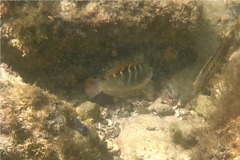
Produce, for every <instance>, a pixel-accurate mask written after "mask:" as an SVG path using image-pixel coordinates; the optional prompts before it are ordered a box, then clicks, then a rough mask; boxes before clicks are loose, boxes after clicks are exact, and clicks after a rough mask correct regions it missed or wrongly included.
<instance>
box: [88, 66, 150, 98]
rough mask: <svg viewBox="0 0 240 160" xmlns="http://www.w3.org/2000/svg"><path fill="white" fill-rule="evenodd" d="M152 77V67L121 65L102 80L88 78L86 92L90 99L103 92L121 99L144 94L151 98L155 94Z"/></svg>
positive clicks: (106, 74)
mask: <svg viewBox="0 0 240 160" xmlns="http://www.w3.org/2000/svg"><path fill="white" fill-rule="evenodd" d="M152 75H153V70H152V67H150V66H149V65H148V64H145V63H143V62H132V63H125V64H121V65H118V66H116V67H114V68H112V69H110V70H108V71H107V72H106V73H105V74H104V75H103V76H102V78H97V79H93V78H88V79H87V80H86V81H85V92H86V93H87V95H88V96H89V97H90V98H94V97H95V96H97V95H98V94H100V93H101V92H102V93H104V94H106V95H109V96H114V97H121V98H125V97H127V96H134V95H139V94H140V93H142V94H144V95H146V96H147V98H149V97H151V95H153V92H154V88H153V86H152V81H151V78H152Z"/></svg>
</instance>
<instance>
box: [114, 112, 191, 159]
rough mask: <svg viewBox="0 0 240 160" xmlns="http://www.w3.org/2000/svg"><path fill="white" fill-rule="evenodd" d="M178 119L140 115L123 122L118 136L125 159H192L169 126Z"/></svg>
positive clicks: (122, 155)
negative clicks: (174, 139) (177, 141)
mask: <svg viewBox="0 0 240 160" xmlns="http://www.w3.org/2000/svg"><path fill="white" fill-rule="evenodd" d="M177 121H178V119H176V118H175V117H168V118H166V119H161V118H159V117H155V116H151V115H138V116H135V117H132V118H130V119H129V120H127V121H126V123H124V124H123V127H122V131H121V133H120V135H119V138H118V143H119V147H120V150H121V157H122V158H123V159H125V160H138V159H144V160H157V159H161V160H167V159H175V158H176V157H178V159H184V160H187V159H190V157H189V152H188V150H184V149H183V148H182V147H181V146H179V145H176V144H175V143H174V142H173V139H172V136H171V130H170V128H169V126H170V125H171V124H173V123H176V122H177Z"/></svg>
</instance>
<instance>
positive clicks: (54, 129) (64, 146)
mask: <svg viewBox="0 0 240 160" xmlns="http://www.w3.org/2000/svg"><path fill="white" fill-rule="evenodd" d="M0 71H1V72H0V73H1V79H0V85H1V88H0V101H1V107H0V122H1V135H0V151H1V159H2V160H10V159H49V160H50V159H51V160H52V159H81V158H83V157H84V158H87V159H98V158H99V157H100V156H101V151H100V150H101V149H100V148H99V144H98V138H97V137H96V136H94V130H91V129H90V133H89V134H87V135H84V134H85V133H80V132H79V131H78V128H75V127H74V126H71V124H70V123H69V121H70V120H71V119H74V118H76V113H75V110H74V108H72V107H71V104H70V103H68V102H66V101H63V100H61V99H59V98H57V97H56V96H54V95H52V94H49V93H48V92H46V91H44V90H42V89H41V88H39V87H37V86H35V85H29V84H26V83H24V82H23V81H22V79H21V77H20V76H19V75H18V74H16V73H15V72H13V71H11V69H10V68H9V67H8V66H7V65H6V64H3V63H2V64H1V68H0ZM83 115H84V114H83ZM85 116H86V115H85ZM79 124H81V123H79ZM81 127H82V129H84V128H83V127H84V126H81ZM88 127H91V126H88ZM92 127H93V126H92ZM93 141H94V142H93Z"/></svg>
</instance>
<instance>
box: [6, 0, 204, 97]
mask: <svg viewBox="0 0 240 160" xmlns="http://www.w3.org/2000/svg"><path fill="white" fill-rule="evenodd" d="M1 5H2V6H3V8H5V9H4V10H2V11H1V14H2V18H3V21H2V22H3V24H2V27H1V33H2V34H1V36H2V37H1V38H2V40H3V43H2V55H3V61H4V62H5V63H7V64H9V65H11V66H13V67H14V69H15V70H17V71H18V72H20V74H21V75H22V76H24V78H25V79H27V80H28V81H30V82H35V81H37V82H38V84H39V85H40V86H42V87H43V88H48V89H49V90H51V91H53V92H54V91H55V92H56V90H57V91H58V92H61V93H62V94H64V92H68V94H67V95H69V94H71V95H75V96H76V97H77V95H79V91H82V90H83V82H84V80H85V79H86V78H89V77H95V76H97V75H99V74H100V72H101V71H102V70H103V69H104V68H106V67H108V65H112V63H113V61H124V60H125V59H129V58H132V57H138V56H142V55H145V58H146V59H145V60H146V62H147V63H151V65H152V66H154V70H158V69H159V68H160V67H161V66H164V69H163V70H164V71H166V72H168V71H169V70H171V71H174V69H179V68H182V67H184V66H186V65H188V64H191V63H193V62H194V61H195V59H196V52H195V51H194V49H193V47H192V46H193V38H194V37H192V35H191V34H192V32H193V31H194V30H195V28H196V25H197V22H198V19H199V15H200V14H199V13H200V12H201V7H200V6H201V4H199V3H198V2H197V1H182V2H179V1H169V0H164V1H139V2H138V1H114V2H109V1H106V2H90V1H77V2H68V1H61V2H60V1H54V2H53V1H52V2H50V1H48V2H47V1H39V2H37V1H36V2H31V1H21V2H14V1H12V2H1ZM9 51H10V52H9ZM16 59H18V60H17V61H16ZM161 71H162V70H161ZM157 72H158V71H157ZM32 75H36V76H32ZM49 79H51V80H49ZM65 94H66V93H65ZM82 101H84V100H82Z"/></svg>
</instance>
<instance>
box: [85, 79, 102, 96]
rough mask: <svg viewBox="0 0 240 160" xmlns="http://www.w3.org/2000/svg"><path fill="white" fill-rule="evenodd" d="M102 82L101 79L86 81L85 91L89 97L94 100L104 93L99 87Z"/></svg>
mask: <svg viewBox="0 0 240 160" xmlns="http://www.w3.org/2000/svg"><path fill="white" fill-rule="evenodd" d="M100 82H101V80H100V79H93V78H88V79H87V80H86V81H85V84H84V89H85V92H86V93H87V95H88V97H90V98H94V97H95V96H96V95H98V94H99V93H101V92H102V90H101V89H100V87H99V84H100Z"/></svg>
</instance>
